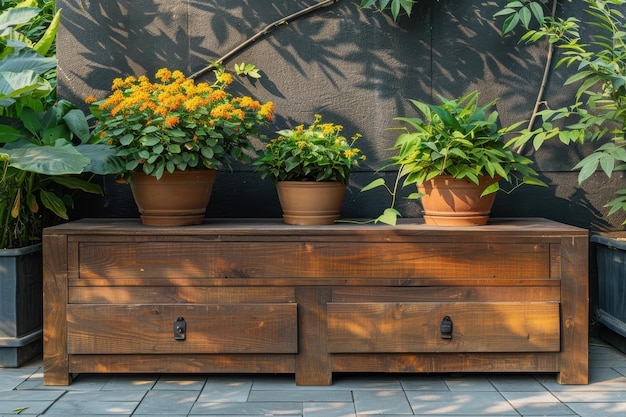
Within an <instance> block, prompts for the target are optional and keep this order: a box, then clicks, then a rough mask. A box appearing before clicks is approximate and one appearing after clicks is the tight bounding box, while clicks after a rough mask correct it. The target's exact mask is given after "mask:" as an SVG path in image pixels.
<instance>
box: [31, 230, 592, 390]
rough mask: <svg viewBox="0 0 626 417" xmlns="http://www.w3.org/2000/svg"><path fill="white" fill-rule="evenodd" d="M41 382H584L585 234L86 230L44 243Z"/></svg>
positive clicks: (52, 234) (55, 235)
mask: <svg viewBox="0 0 626 417" xmlns="http://www.w3.org/2000/svg"><path fill="white" fill-rule="evenodd" d="M43 244H44V248H43V250H44V383H45V384H46V385H68V384H70V383H71V380H72V375H73V374H75V373H100V372H102V373H147V372H156V373H192V372H195V373H213V372H218V373H293V374H295V380H296V383H297V384H300V385H329V384H331V383H332V375H333V373H334V372H554V373H557V374H558V381H559V382H561V383H564V384H585V383H587V369H588V362H587V361H588V359H587V342H588V341H587V336H588V283H587V268H588V266H587V250H588V233H587V231H586V230H583V229H579V228H575V227H571V226H567V225H563V224H559V223H556V222H553V221H549V220H545V219H537V218H519V219H492V220H491V221H490V223H489V224H488V225H486V226H478V227H466V228H450V227H434V226H427V225H424V224H422V223H416V221H415V220H413V221H412V222H410V223H403V224H400V225H398V226H396V227H390V226H386V225H373V224H368V225H357V224H351V223H339V224H335V225H330V226H314V227H311V226H291V225H285V224H283V223H282V222H281V220H279V219H207V220H206V221H205V223H204V224H203V225H199V226H185V227H173V228H172V227H170V228H168V227H148V226H143V225H141V223H140V221H139V220H135V219H129V220H120V219H85V220H80V221H76V222H71V223H68V224H64V225H60V226H55V227H51V228H47V229H46V230H45V231H44V237H43Z"/></svg>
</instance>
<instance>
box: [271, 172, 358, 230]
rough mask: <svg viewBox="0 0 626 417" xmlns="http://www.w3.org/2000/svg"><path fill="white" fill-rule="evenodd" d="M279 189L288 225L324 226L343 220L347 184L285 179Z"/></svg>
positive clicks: (284, 218)
mask: <svg viewBox="0 0 626 417" xmlns="http://www.w3.org/2000/svg"><path fill="white" fill-rule="evenodd" d="M277 190H278V198H279V200H280V205H281V207H282V209H283V221H284V222H285V223H286V224H297V225H324V224H333V223H334V222H335V221H336V220H338V219H339V216H340V212H341V205H342V203H343V198H344V196H345V194H346V184H342V183H339V182H315V181H281V182H279V183H278V184H277Z"/></svg>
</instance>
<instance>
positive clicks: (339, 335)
mask: <svg viewBox="0 0 626 417" xmlns="http://www.w3.org/2000/svg"><path fill="white" fill-rule="evenodd" d="M445 316H449V317H450V319H451V320H452V323H453V332H452V338H451V339H444V338H442V335H441V329H440V326H441V323H442V320H443V318H444V317H445ZM559 323H560V320H559V303H556V302H520V303H511V302H496V303H489V302H481V303H475V302H458V303H445V302H444V303H436V302H423V303H329V304H328V337H329V340H328V345H329V351H330V352H333V353H410V352H558V351H559V350H560V334H559Z"/></svg>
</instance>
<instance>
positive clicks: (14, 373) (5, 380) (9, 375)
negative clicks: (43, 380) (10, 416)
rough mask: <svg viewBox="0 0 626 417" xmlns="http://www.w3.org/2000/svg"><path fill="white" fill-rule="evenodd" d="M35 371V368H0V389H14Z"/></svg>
mask: <svg viewBox="0 0 626 417" xmlns="http://www.w3.org/2000/svg"><path fill="white" fill-rule="evenodd" d="M36 371H37V369H36V368H35V369H33V368H11V369H3V368H0V373H1V375H2V378H0V391H6V390H12V389H14V388H15V387H17V386H18V385H19V384H21V383H22V381H24V380H25V379H26V378H28V377H30V376H31V375H32V374H33V373H35V372H36Z"/></svg>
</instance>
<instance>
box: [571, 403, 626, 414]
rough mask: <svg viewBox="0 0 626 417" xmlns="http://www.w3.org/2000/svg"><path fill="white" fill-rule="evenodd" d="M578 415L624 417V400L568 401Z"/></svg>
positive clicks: (625, 408) (625, 406)
mask: <svg viewBox="0 0 626 417" xmlns="http://www.w3.org/2000/svg"><path fill="white" fill-rule="evenodd" d="M567 405H568V407H570V408H571V409H572V410H573V411H574V412H575V413H576V414H578V415H579V416H580V417H624V416H626V402H623V403H569V404H567Z"/></svg>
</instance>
